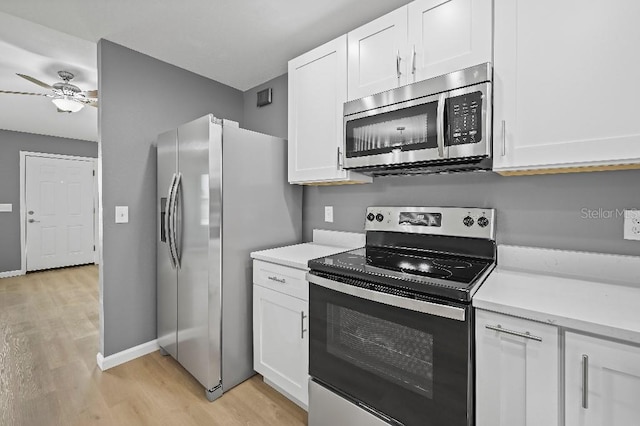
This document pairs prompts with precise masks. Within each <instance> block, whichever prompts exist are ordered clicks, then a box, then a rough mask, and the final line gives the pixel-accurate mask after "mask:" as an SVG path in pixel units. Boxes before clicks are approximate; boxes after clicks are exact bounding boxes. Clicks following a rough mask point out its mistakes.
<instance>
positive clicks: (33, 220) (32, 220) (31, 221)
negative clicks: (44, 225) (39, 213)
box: [29, 219, 40, 223]
mask: <svg viewBox="0 0 640 426" xmlns="http://www.w3.org/2000/svg"><path fill="white" fill-rule="evenodd" d="M34 222H40V221H39V220H35V219H29V223H34Z"/></svg>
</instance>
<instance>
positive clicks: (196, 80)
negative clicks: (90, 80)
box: [98, 40, 243, 356]
mask: <svg viewBox="0 0 640 426" xmlns="http://www.w3.org/2000/svg"><path fill="white" fill-rule="evenodd" d="M98 75H99V85H100V88H99V90H100V95H101V97H100V110H99V129H100V158H101V162H102V169H101V181H102V209H103V211H102V218H103V224H102V237H103V254H102V256H103V259H102V267H101V268H100V282H101V286H102V289H101V293H102V298H103V300H102V302H103V312H102V316H101V320H102V327H103V333H102V336H103V341H102V342H101V347H100V352H101V353H102V354H103V355H104V356H109V355H112V354H114V353H117V352H120V351H122V350H124V349H127V348H131V347H133V346H136V345H139V344H141V343H145V342H148V341H151V340H153V339H155V338H156V212H155V206H156V203H155V195H156V151H155V146H154V140H155V138H156V136H157V135H158V133H161V132H163V131H166V130H169V129H171V128H174V127H177V126H178V125H180V124H182V123H185V122H187V121H190V120H193V119H195V118H197V117H200V116H203V115H205V114H207V113H213V114H214V115H216V116H217V117H220V118H228V119H231V120H234V121H238V122H241V121H242V116H243V94H242V92H240V91H238V90H236V89H233V88H231V87H228V86H225V85H223V84H221V83H218V82H215V81H212V80H209V79H207V78H204V77H201V76H199V75H196V74H193V73H191V72H188V71H186V70H184V69H181V68H178V67H175V66H173V65H170V64H167V63H165V62H161V61H159V60H157V59H154V58H151V57H149V56H146V55H143V54H141V53H138V52H135V51H133V50H130V49H127V48H125V47H122V46H120V45H117V44H114V43H112V42H109V41H106V40H101V41H100V42H99V44H98ZM116 205H125V206H129V223H127V224H118V225H116V224H115V223H114V207H115V206H116Z"/></svg>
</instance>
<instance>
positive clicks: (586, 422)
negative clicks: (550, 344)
mask: <svg viewBox="0 0 640 426" xmlns="http://www.w3.org/2000/svg"><path fill="white" fill-rule="evenodd" d="M565 345H566V349H565V363H566V364H565V375H566V384H565V389H566V397H565V398H566V406H565V411H566V425H567V426H602V425H607V426H629V425H637V424H639V420H638V419H640V347H637V346H630V345H625V344H621V343H616V342H611V341H608V340H602V339H598V338H595V337H590V336H584V335H581V334H577V333H570V332H567V333H566V338H565Z"/></svg>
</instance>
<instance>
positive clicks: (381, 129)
mask: <svg viewBox="0 0 640 426" xmlns="http://www.w3.org/2000/svg"><path fill="white" fill-rule="evenodd" d="M437 111H438V102H437V101H436V102H429V103H425V104H421V105H416V106H413V107H409V108H403V109H400V110H396V111H390V112H386V113H383V114H376V115H372V116H369V117H363V118H359V119H354V120H350V121H347V125H346V129H345V131H346V137H345V140H346V152H345V154H346V156H347V157H349V158H351V157H363V156H367V155H376V154H385V153H388V152H392V151H393V150H396V149H400V150H402V151H412V150H417V149H428V148H434V149H435V148H437V147H438V140H437V130H436V126H437Z"/></svg>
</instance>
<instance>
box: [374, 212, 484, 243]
mask: <svg viewBox="0 0 640 426" xmlns="http://www.w3.org/2000/svg"><path fill="white" fill-rule="evenodd" d="M495 215H496V213H495V210H494V209H483V208H464V207H368V208H367V211H366V213H365V226H364V228H365V230H366V231H390V232H405V233H414V234H431V235H446V236H455V237H469V238H484V239H490V240H495Z"/></svg>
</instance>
